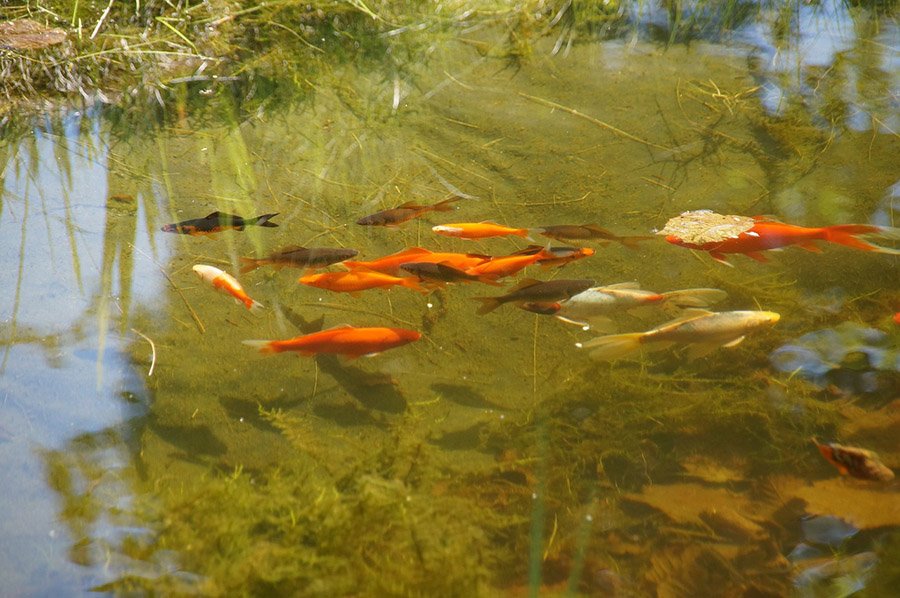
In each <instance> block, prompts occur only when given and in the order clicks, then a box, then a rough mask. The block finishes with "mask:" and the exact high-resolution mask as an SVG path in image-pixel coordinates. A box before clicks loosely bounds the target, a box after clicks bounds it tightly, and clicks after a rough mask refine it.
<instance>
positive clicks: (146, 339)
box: [131, 328, 156, 378]
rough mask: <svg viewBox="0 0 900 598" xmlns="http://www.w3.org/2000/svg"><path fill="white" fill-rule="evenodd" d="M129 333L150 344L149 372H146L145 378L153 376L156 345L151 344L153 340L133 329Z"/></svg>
mask: <svg viewBox="0 0 900 598" xmlns="http://www.w3.org/2000/svg"><path fill="white" fill-rule="evenodd" d="M131 331H132V332H133V333H135V334H136V335H138V336H140V337H141V338H143V339H144V340H145V341H147V342H148V343H150V370H149V371H148V372H147V377H148V378H149V377H150V376H152V375H153V368H155V367H156V345H155V344H154V343H153V339H151V338H150V337H149V336H147V335H146V334H144V333H143V332H139V331H137V330H135V329H134V328H132V329H131Z"/></svg>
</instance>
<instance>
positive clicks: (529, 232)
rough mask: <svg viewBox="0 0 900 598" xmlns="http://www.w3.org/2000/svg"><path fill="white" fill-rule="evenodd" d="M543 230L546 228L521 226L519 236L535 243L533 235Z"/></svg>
mask: <svg viewBox="0 0 900 598" xmlns="http://www.w3.org/2000/svg"><path fill="white" fill-rule="evenodd" d="M545 230H546V229H544V228H540V227H537V228H523V229H522V230H521V232H520V233H519V236H520V237H524V238H525V240H527V241H528V242H529V243H537V241H535V240H534V237H536V236H537V235H540V234H542V233H543V232H544V231H545ZM547 245H548V247H549V243H548V244H547Z"/></svg>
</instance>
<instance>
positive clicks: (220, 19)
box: [0, 0, 892, 125]
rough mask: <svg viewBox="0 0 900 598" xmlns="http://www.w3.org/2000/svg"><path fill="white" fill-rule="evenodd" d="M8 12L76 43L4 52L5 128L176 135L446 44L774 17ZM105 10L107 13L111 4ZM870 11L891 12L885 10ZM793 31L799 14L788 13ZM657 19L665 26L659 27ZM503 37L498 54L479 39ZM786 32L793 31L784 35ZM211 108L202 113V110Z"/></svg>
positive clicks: (270, 10)
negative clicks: (210, 102)
mask: <svg viewBox="0 0 900 598" xmlns="http://www.w3.org/2000/svg"><path fill="white" fill-rule="evenodd" d="M41 4H42V6H41V10H40V12H37V11H34V10H33V9H31V8H30V7H29V6H28V5H17V6H5V7H3V8H0V17H2V18H6V19H11V20H12V19H22V18H29V19H36V20H40V21H43V22H44V23H46V24H47V25H49V26H53V27H58V28H62V29H63V30H65V31H66V33H67V39H66V41H64V42H63V43H62V44H58V45H54V46H50V47H48V48H45V49H42V50H37V51H35V50H26V49H16V48H9V49H6V50H0V74H2V75H3V76H2V77H0V91H2V95H3V96H5V97H6V101H5V102H0V114H4V113H15V112H17V111H18V107H21V105H22V104H32V105H38V103H39V102H40V101H41V100H43V99H48V100H51V101H54V100H57V99H59V98H62V99H69V100H81V98H82V97H84V98H91V97H94V96H96V95H97V94H98V93H99V94H100V97H101V99H104V100H111V101H112V102H113V103H116V104H119V105H122V106H130V107H131V108H134V109H136V112H138V113H139V114H140V115H141V117H140V118H139V119H138V120H136V121H135V122H134V123H133V124H134V125H137V124H140V123H142V122H146V121H145V115H146V112H147V110H156V111H157V112H158V116H160V117H164V118H166V119H168V120H171V121H177V120H179V119H181V118H183V117H184V115H185V113H186V112H187V111H188V105H187V104H188V103H189V102H195V101H197V98H198V95H197V94H186V93H185V92H186V90H188V89H191V90H202V92H203V95H206V94H209V93H215V92H216V91H220V90H221V91H222V92H223V93H226V94H231V95H233V96H234V99H235V100H236V101H237V102H238V103H239V104H241V105H242V106H243V113H244V114H253V113H254V112H256V111H257V110H259V109H261V108H267V107H271V106H273V105H278V104H284V103H289V102H296V101H297V99H298V98H299V97H303V96H307V95H309V94H310V93H312V92H314V91H315V89H316V83H314V81H315V80H316V78H317V77H318V76H319V75H321V74H322V73H327V72H330V71H331V70H332V69H334V68H335V67H336V66H338V65H340V64H346V63H351V62H352V63H356V64H360V63H363V64H369V65H372V66H374V67H375V68H374V69H373V70H376V71H378V72H381V73H382V74H383V75H384V77H385V79H386V80H393V84H394V87H395V91H396V90H398V89H399V87H398V85H399V83H400V81H401V80H404V79H406V78H407V77H406V76H405V75H404V72H405V71H406V70H408V68H409V66H410V65H414V64H415V63H417V62H418V61H420V60H421V59H422V56H426V57H427V54H428V49H429V46H430V45H432V44H434V43H435V41H437V40H440V39H441V38H446V37H457V38H458V39H459V41H460V42H462V43H466V44H470V45H472V46H474V47H475V48H476V49H477V50H478V51H479V52H480V53H482V54H483V55H486V56H492V57H495V58H501V59H505V60H507V61H510V62H512V63H516V62H518V61H521V60H527V59H528V57H529V56H531V54H532V51H533V47H534V44H535V42H537V41H538V40H540V39H542V38H549V39H553V40H555V42H554V46H553V50H552V53H553V54H556V53H558V52H560V51H568V50H569V49H570V48H571V46H572V44H573V43H574V42H575V41H576V40H582V39H596V38H597V37H602V38H611V37H619V36H622V35H625V34H626V33H629V32H641V33H642V34H644V35H647V36H649V37H651V38H652V39H655V40H657V41H659V42H662V43H673V42H679V43H680V42H690V41H691V40H694V39H716V38H718V37H721V36H722V35H725V34H727V32H730V31H733V30H734V29H736V28H737V27H739V26H740V25H742V24H744V23H746V22H748V21H750V20H752V19H753V18H756V17H758V16H759V14H760V12H761V11H762V10H767V8H765V7H764V6H762V5H763V4H764V3H757V2H747V1H743V0H729V1H727V2H724V3H722V2H710V1H709V0H694V1H681V0H675V1H671V2H644V1H643V0H551V1H543V0H528V1H525V2H506V1H502V0H483V1H479V2H475V3H472V2H457V3H450V4H443V3H442V4H441V5H440V6H439V9H438V10H434V8H435V7H434V5H432V4H431V3H428V2H426V3H412V4H411V3H408V2H401V1H396V0H385V1H381V2H377V3H371V6H370V5H369V4H367V3H366V2H363V1H361V0H354V1H348V2H330V1H323V0H313V1H308V0H279V1H276V2H260V1H253V2H243V3H240V4H238V5H231V4H228V3H225V2H211V3H203V4H195V5H191V4H190V3H188V2H182V1H179V2H168V1H165V2H163V1H161V0H149V1H145V2H112V1H111V2H109V4H108V6H106V7H105V9H104V10H102V11H101V10H99V8H98V7H97V6H96V5H94V4H89V3H86V2H79V0H49V1H47V2H42V3H41ZM100 4H103V3H102V2H101V3H100ZM860 4H867V5H868V4H871V5H874V8H876V9H878V10H879V11H883V10H888V9H889V6H885V4H892V3H882V2H860ZM782 5H783V11H782V12H783V13H784V14H785V15H786V16H785V19H786V21H788V22H790V20H791V19H793V18H794V11H795V8H794V3H793V2H788V1H784V2H783V3H782ZM660 17H661V18H660ZM776 26H777V23H776ZM485 28H492V29H494V30H498V31H501V32H503V35H502V36H501V38H500V41H499V42H496V43H495V42H491V43H489V42H486V41H484V40H482V39H478V35H479V31H480V30H483V29H485ZM787 29H788V30H790V27H789V26H788V27H787ZM201 101H202V100H201Z"/></svg>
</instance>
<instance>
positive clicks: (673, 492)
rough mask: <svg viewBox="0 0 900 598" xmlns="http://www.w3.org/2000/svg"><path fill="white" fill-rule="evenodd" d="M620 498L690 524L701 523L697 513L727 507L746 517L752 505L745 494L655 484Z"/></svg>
mask: <svg viewBox="0 0 900 598" xmlns="http://www.w3.org/2000/svg"><path fill="white" fill-rule="evenodd" d="M623 499H624V500H626V501H629V502H633V503H638V504H642V505H646V506H648V507H651V508H653V509H656V510H657V511H661V512H662V513H663V514H665V515H666V516H667V517H668V518H669V519H671V520H672V521H675V522H676V523H690V524H700V523H701V519H700V513H702V512H703V511H706V510H707V509H710V508H728V509H732V510H733V511H736V512H738V513H741V514H743V515H745V516H747V515H749V514H752V506H753V502H752V501H751V500H749V499H748V498H747V497H745V496H744V495H741V494H736V493H734V492H730V491H728V490H725V489H723V488H710V487H707V486H703V485H700V484H666V485H663V484H655V485H653V486H645V487H644V490H643V491H642V492H641V493H640V494H636V493H632V494H626V495H624V496H623Z"/></svg>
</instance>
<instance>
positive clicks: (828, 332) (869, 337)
mask: <svg viewBox="0 0 900 598" xmlns="http://www.w3.org/2000/svg"><path fill="white" fill-rule="evenodd" d="M769 360H770V362H771V363H772V366H773V367H774V368H775V369H777V370H779V371H781V372H787V373H796V374H798V375H800V376H802V377H804V378H806V379H808V380H810V381H812V382H813V383H815V384H818V385H822V386H824V385H825V384H828V383H829V382H830V381H831V380H830V379H829V378H828V375H829V373H831V372H836V371H838V370H844V371H845V373H846V374H847V375H848V376H851V377H852V378H853V380H843V381H842V382H843V383H844V384H842V385H845V384H851V385H852V387H853V389H854V390H857V391H862V392H875V391H876V390H878V373H877V370H881V371H897V372H900V351H898V347H897V344H896V340H895V339H892V337H891V336H890V335H889V334H887V333H886V332H884V331H882V330H878V329H875V328H868V327H865V326H862V325H860V324H856V323H853V322H843V323H841V324H840V325H838V326H836V327H834V328H825V329H823V330H816V331H815V332H810V333H808V334H804V335H803V336H801V337H799V338H798V339H796V340H794V341H792V342H790V343H788V344H786V345H783V346H781V347H779V348H778V349H776V350H775V351H773V352H772V353H771V355H770V356H769ZM851 374H852V375H851Z"/></svg>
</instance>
